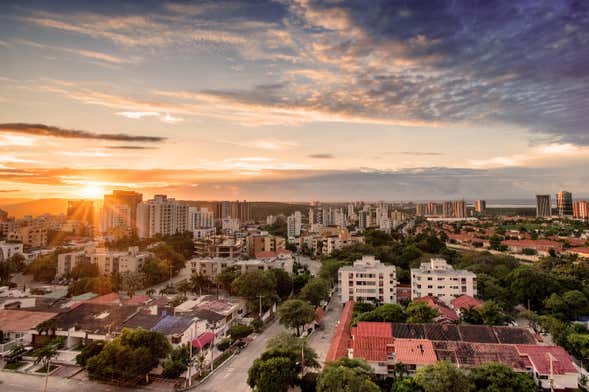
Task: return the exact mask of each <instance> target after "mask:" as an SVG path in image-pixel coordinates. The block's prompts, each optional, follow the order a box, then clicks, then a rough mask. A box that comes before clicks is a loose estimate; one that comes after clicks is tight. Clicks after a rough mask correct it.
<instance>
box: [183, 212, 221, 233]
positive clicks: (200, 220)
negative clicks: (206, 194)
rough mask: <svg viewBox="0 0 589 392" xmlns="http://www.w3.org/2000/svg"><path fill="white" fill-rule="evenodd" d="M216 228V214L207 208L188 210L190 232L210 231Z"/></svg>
mask: <svg viewBox="0 0 589 392" xmlns="http://www.w3.org/2000/svg"><path fill="white" fill-rule="evenodd" d="M214 226H215V214H214V212H213V211H209V209H208V208H206V207H201V208H196V207H189V208H188V230H189V231H193V230H197V229H208V228H211V227H214Z"/></svg>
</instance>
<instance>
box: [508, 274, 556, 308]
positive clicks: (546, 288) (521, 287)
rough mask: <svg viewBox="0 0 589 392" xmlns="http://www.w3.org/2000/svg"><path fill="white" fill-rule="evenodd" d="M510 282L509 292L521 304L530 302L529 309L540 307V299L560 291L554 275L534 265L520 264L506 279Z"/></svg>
mask: <svg viewBox="0 0 589 392" xmlns="http://www.w3.org/2000/svg"><path fill="white" fill-rule="evenodd" d="M506 280H507V281H508V282H511V285H510V292H511V294H512V296H513V297H514V298H515V299H516V300H517V301H518V302H519V303H521V304H524V305H527V304H528V303H529V304H530V307H531V309H533V310H539V309H542V301H543V300H544V298H546V297H547V296H549V295H550V294H552V293H559V292H562V287H561V286H560V285H559V283H558V281H557V280H556V278H555V277H553V276H550V274H548V273H546V272H544V271H541V270H539V269H537V268H535V267H530V266H521V267H518V268H516V269H515V270H514V271H513V272H511V273H510V274H509V275H508V276H507V279H506Z"/></svg>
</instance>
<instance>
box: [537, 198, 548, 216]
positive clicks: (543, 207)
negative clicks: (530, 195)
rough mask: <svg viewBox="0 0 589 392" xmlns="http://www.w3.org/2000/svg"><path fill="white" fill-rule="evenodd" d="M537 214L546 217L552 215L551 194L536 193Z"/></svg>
mask: <svg viewBox="0 0 589 392" xmlns="http://www.w3.org/2000/svg"><path fill="white" fill-rule="evenodd" d="M536 216H537V217H545V218H546V217H550V216H552V205H551V203H550V195H536Z"/></svg>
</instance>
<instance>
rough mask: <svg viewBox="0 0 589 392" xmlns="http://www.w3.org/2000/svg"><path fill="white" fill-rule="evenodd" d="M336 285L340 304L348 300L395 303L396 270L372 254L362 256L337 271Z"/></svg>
mask: <svg viewBox="0 0 589 392" xmlns="http://www.w3.org/2000/svg"><path fill="white" fill-rule="evenodd" d="M338 287H339V294H340V300H341V303H342V304H345V303H346V302H348V301H355V302H376V303H379V304H394V303H397V271H396V267H395V266H394V265H386V264H383V263H381V262H380V261H379V260H377V259H375V258H374V256H363V257H362V259H361V260H356V261H355V262H354V265H352V266H347V267H342V268H340V269H339V271H338Z"/></svg>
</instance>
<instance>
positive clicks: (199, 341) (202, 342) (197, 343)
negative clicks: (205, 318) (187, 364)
mask: <svg viewBox="0 0 589 392" xmlns="http://www.w3.org/2000/svg"><path fill="white" fill-rule="evenodd" d="M214 338H215V334H214V333H212V332H205V333H202V334H201V335H200V336H199V337H197V338H196V339H194V340H193V341H192V347H195V348H198V349H199V350H202V348H203V347H205V346H206V345H207V344H209V343H211V342H212V341H213V339H214Z"/></svg>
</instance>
